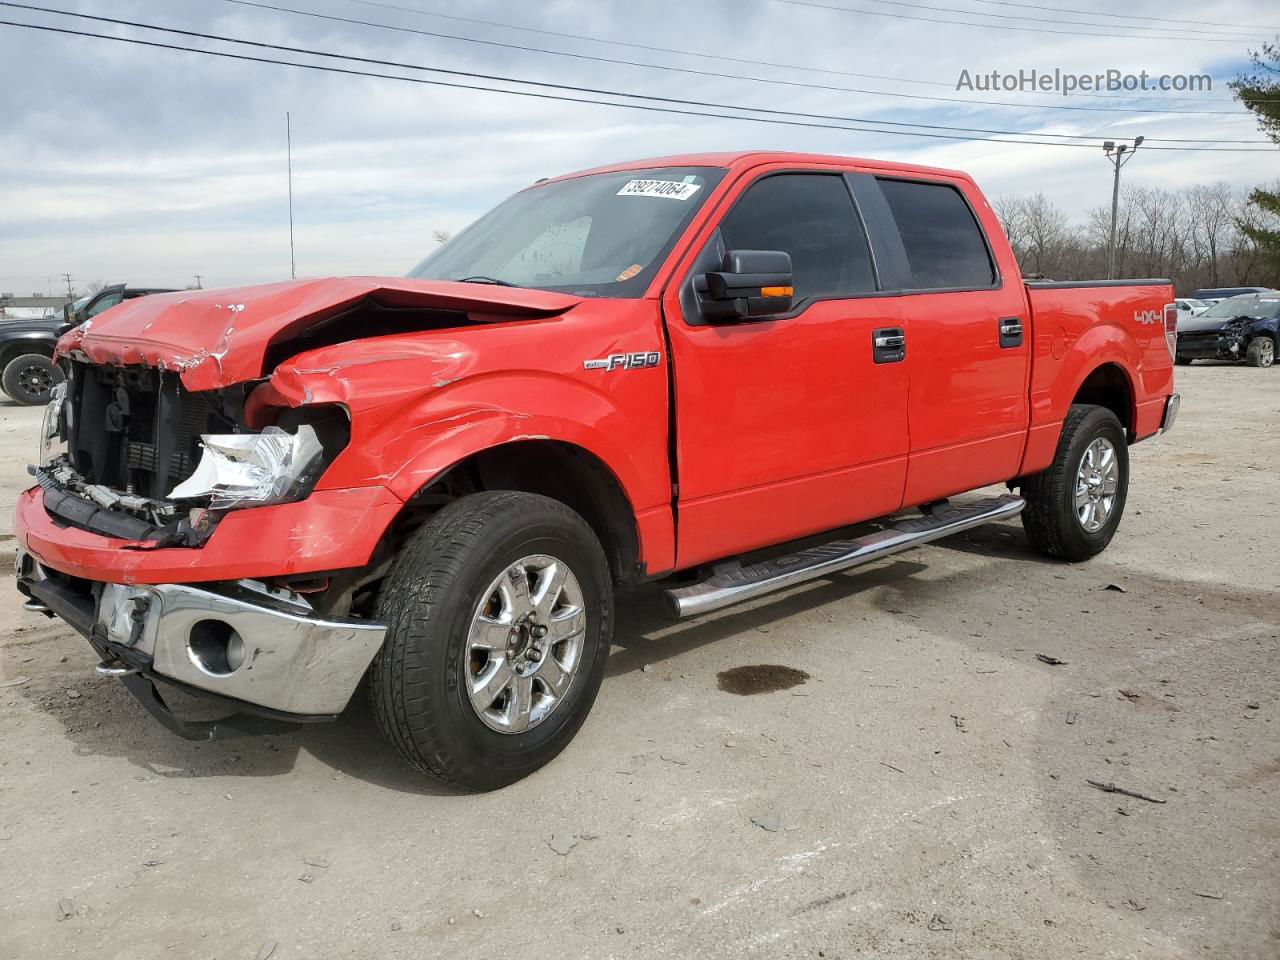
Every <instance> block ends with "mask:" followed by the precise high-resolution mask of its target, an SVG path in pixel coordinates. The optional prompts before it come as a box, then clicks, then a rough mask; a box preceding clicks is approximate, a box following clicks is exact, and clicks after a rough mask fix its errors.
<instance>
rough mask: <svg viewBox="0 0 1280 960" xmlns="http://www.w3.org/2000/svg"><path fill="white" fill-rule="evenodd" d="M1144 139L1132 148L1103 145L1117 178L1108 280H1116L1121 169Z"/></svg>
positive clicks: (1111, 141)
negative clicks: (1117, 221) (1117, 222)
mask: <svg viewBox="0 0 1280 960" xmlns="http://www.w3.org/2000/svg"><path fill="white" fill-rule="evenodd" d="M1143 139H1144V138H1143V137H1138V138H1137V139H1135V140H1134V141H1133V146H1132V147H1131V146H1129V145H1128V144H1127V143H1121V144H1119V145H1117V144H1116V143H1115V141H1113V140H1108V141H1107V142H1106V143H1104V144H1103V145H1102V152H1103V153H1104V154H1105V155H1106V157H1107V159H1108V160H1109V161H1110V162H1111V164H1112V166H1114V167H1115V178H1114V179H1113V180H1112V182H1111V240H1110V242H1109V243H1108V244H1107V279H1108V280H1115V279H1116V220H1117V217H1118V216H1119V211H1120V168H1121V167H1123V166H1124V165H1125V164H1126V163H1128V162H1129V161H1130V160H1132V159H1133V154H1134V152H1135V151H1136V150H1137V149H1138V147H1140V146H1142V141H1143Z"/></svg>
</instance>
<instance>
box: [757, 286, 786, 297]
mask: <svg viewBox="0 0 1280 960" xmlns="http://www.w3.org/2000/svg"><path fill="white" fill-rule="evenodd" d="M793 289H794V288H792V287H761V288H760V296H762V297H789V296H791V293H792V291H793Z"/></svg>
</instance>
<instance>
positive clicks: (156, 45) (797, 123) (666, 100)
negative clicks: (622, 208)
mask: <svg viewBox="0 0 1280 960" xmlns="http://www.w3.org/2000/svg"><path fill="white" fill-rule="evenodd" d="M0 6H18V4H13V3H3V2H0ZM99 19H100V18H99ZM0 26H9V27H19V28H23V29H28V30H38V31H42V32H46V33H57V34H64V35H67V36H78V37H93V38H95V39H99V40H110V41H113V42H116V43H128V44H132V45H135V46H143V47H150V48H153V49H160V50H175V51H180V52H183V53H196V54H200V55H202V56H209V57H219V58H222V59H228V60H240V61H245V62H249V63H265V64H273V65H277V66H286V67H294V68H297V69H302V70H313V71H317V72H321V73H333V74H341V75H346V76H357V77H372V78H376V79H381V80H398V81H400V82H403V83H416V84H421V85H426V86H437V87H446V88H450V89H458V90H476V91H481V92H486V93H499V94H504V95H506V96H517V97H529V98H532V99H538V100H556V101H562V102H566V103H585V104H590V105H593V106H608V107H622V108H625V109H628V110H642V111H646V112H650V113H668V114H674V115H681V116H694V117H713V118H717V119H724V120H745V121H750V122H755V123H772V124H777V125H780V126H792V127H810V128H817V129H826V130H844V131H849V132H859V133H878V134H884V135H889V136H912V137H923V138H929V139H936V140H961V141H979V142H985V143H1015V144H1026V145H1031V146H1050V147H1079V148H1083V149H1089V150H1092V149H1095V148H1096V145H1095V144H1087V143H1052V142H1046V141H1043V140H1034V139H1028V140H1005V139H1000V138H999V137H974V136H961V135H959V134H946V133H932V132H923V130H935V129H939V127H938V125H937V124H924V123H921V124H897V125H899V126H913V127H920V128H923V129H922V130H885V129H880V128H878V127H876V126H868V125H867V124H887V123H889V122H890V121H877V120H861V119H858V118H834V119H841V120H845V121H846V123H859V124H863V126H847V125H844V124H833V123H819V122H814V121H804V120H790V119H783V118H785V117H792V116H795V117H804V116H807V115H806V114H800V113H792V112H790V111H784V110H769V109H765V108H761V107H739V106H735V105H733V104H717V103H710V102H706V101H697V100H680V99H676V98H671V97H656V96H651V95H647V94H637V93H619V92H614V91H608V90H596V89H593V88H589V87H574V86H570V85H567V84H550V83H544V82H542V81H530V80H512V79H507V78H501V77H496V78H491V79H498V80H502V81H504V82H509V83H522V84H532V85H536V86H544V87H551V88H555V89H562V90H575V91H578V92H581V93H597V94H601V95H605V96H620V97H629V98H632V99H639V100H649V101H657V102H659V103H663V104H686V105H689V106H699V107H708V108H711V109H710V110H689V109H681V108H678V107H675V106H657V105H654V104H652V103H618V102H615V101H608V100H595V99H589V98H587V97H581V96H569V95H567V94H561V93H545V92H539V91H533V90H509V89H505V88H502V87H489V86H482V85H479V84H466V83H459V82H456V81H447V80H428V79H426V78H425V77H405V76H400V75H397V74H388V73H375V72H372V71H362V70H354V69H351V68H347V67H336V66H324V65H321V64H316V63H298V62H297V61H293V60H277V59H273V58H270V57H258V56H251V55H249V54H244V53H231V52H229V51H225V50H205V49H201V48H199V47H186V46H181V45H178V44H170V43H160V42H158V41H154V40H141V39H138V38H136V37H120V36H113V35H110V34H105V33H92V32H90V31H86V30H72V29H70V28H68V27H54V26H48V25H45V24H34V23H19V22H16V21H13V20H0ZM211 36H212V35H211ZM230 42H235V43H248V44H255V42H254V41H240V40H233V41H230ZM255 45H260V44H255ZM298 49H301V48H298ZM301 52H304V53H305V52H307V51H305V50H302V51H301ZM315 55H319V56H330V57H337V58H339V59H346V60H354V61H360V62H379V61H369V60H368V59H367V58H360V57H345V56H342V55H340V54H325V53H316V54H315ZM381 62H383V63H386V64H387V65H389V66H398V65H397V64H394V63H390V62H387V61H381ZM405 66H406V68H408V69H416V70H428V71H432V72H443V73H448V74H453V75H461V76H477V77H482V78H486V75H484V74H468V73H465V72H464V71H457V70H444V69H443V68H440V67H421V66H415V65H412V64H410V65H405ZM715 110H742V111H751V112H753V113H764V114H772V115H773V116H767V117H761V116H742V115H740V114H732V113H719V112H713V111H715ZM815 116H816V115H815ZM1017 135H1020V136H1023V135H1025V136H1029V137H1035V136H1038V134H1021V133H1019V134H1017ZM1148 149H1150V150H1178V151H1195V152H1207V153H1272V152H1273V151H1272V150H1270V149H1264V150H1258V149H1250V148H1241V147H1149V148H1148Z"/></svg>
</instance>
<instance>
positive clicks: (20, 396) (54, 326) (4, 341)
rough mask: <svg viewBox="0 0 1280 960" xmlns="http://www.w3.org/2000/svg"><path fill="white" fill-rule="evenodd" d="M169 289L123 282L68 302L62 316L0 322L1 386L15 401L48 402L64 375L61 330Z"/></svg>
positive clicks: (32, 404)
mask: <svg viewBox="0 0 1280 960" xmlns="http://www.w3.org/2000/svg"><path fill="white" fill-rule="evenodd" d="M170 292H172V291H169V290H161V289H159V288H156V287H130V286H126V285H125V284H123V283H120V284H116V285H115V286H110V287H103V288H102V289H101V290H99V291H98V292H97V293H95V294H92V295H90V296H87V297H81V298H80V299H79V300H76V301H75V302H74V303H69V304H67V305H66V306H65V307H63V309H62V316H58V315H57V314H50V315H49V316H47V317H42V318H41V319H38V320H8V321H4V322H0V386H3V388H4V392H5V393H6V394H8V395H9V397H10V399H12V400H13V401H15V402H16V403H21V404H24V405H26V406H34V405H36V404H41V403H48V402H49V392H50V391H51V390H52V389H53V386H54V384H56V383H60V382H62V379H63V374H62V369H61V368H60V367H59V366H58V364H57V363H55V362H54V360H53V347H54V344H56V343H57V342H58V337H59V336H60V335H61V334H63V333H65V332H66V331H67V330H68V329H70V328H71V327H73V326H75V325H76V324H79V323H83V322H84V321H85V320H89V319H92V318H93V317H96V316H97V315H98V314H100V313H102V311H104V310H108V309H110V308H111V307H114V306H115V305H116V304H118V303H121V302H122V301H124V300H133V299H135V298H137V297H145V296H147V295H148V294H152V293H170Z"/></svg>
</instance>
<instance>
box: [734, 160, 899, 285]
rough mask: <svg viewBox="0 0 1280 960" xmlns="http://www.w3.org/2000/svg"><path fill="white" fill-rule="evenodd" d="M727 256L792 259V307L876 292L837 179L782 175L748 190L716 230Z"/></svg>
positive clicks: (862, 240) (867, 253) (867, 252)
mask: <svg viewBox="0 0 1280 960" xmlns="http://www.w3.org/2000/svg"><path fill="white" fill-rule="evenodd" d="M720 233H721V235H722V236H723V238H724V243H725V246H726V247H727V248H728V249H730V250H782V251H784V252H786V253H789V254H791V269H792V272H793V275H794V284H795V302H796V303H797V304H799V303H801V302H803V301H805V300H809V299H812V298H814V297H831V296H841V295H848V294H852V293H866V292H867V291H870V290H875V289H876V281H875V272H874V270H873V269H872V266H871V249H870V247H869V246H868V244H867V237H866V234H865V233H864V232H863V229H862V223H861V222H860V221H859V219H858V215H857V212H856V211H855V210H854V208H853V200H852V199H851V198H850V197H849V190H848V188H847V187H846V186H845V185H844V180H843V179H842V178H841V177H840V176H838V175H830V176H828V175H824V174H803V173H785V174H779V175H777V176H772V177H765V178H764V179H763V180H758V181H756V182H755V183H753V184H752V185H751V186H750V187H748V188H747V190H746V192H745V193H744V194H743V195H742V196H741V197H740V198H739V199H738V202H737V203H736V204H734V207H733V209H732V210H730V211H729V215H728V216H727V217H725V219H724V222H723V223H722V224H720Z"/></svg>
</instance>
